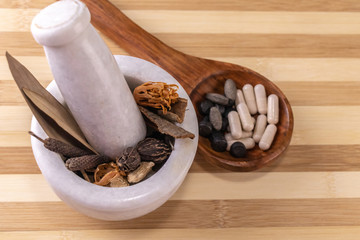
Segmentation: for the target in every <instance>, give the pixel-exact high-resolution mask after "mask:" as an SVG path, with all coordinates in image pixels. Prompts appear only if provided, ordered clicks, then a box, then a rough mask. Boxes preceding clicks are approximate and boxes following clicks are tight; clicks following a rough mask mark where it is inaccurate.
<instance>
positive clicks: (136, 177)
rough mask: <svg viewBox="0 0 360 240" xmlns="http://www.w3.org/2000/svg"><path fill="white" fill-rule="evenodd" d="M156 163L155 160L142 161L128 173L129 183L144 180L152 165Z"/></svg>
mask: <svg viewBox="0 0 360 240" xmlns="http://www.w3.org/2000/svg"><path fill="white" fill-rule="evenodd" d="M154 165H155V163H153V162H141V163H140V166H139V167H138V168H137V169H136V170H135V171H132V172H130V173H129V174H128V176H127V180H128V182H129V183H138V182H140V181H141V180H143V179H144V178H145V177H146V175H148V173H149V172H150V171H151V169H152V167H153V166H154Z"/></svg>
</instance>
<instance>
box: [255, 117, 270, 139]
mask: <svg viewBox="0 0 360 240" xmlns="http://www.w3.org/2000/svg"><path fill="white" fill-rule="evenodd" d="M266 124H267V119H266V116H265V115H263V114H261V115H259V116H258V117H257V120H256V125H255V130H254V135H253V137H252V138H253V139H254V140H255V142H256V143H258V142H259V141H260V139H261V137H262V135H263V134H264V131H265V128H266Z"/></svg>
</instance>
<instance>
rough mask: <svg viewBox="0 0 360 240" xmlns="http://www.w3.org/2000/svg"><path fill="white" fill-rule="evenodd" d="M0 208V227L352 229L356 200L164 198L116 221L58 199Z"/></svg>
mask: <svg viewBox="0 0 360 240" xmlns="http://www.w3.org/2000/svg"><path fill="white" fill-rule="evenodd" d="M0 212H1V213H2V215H1V216H2V217H1V218H0V231H31V230H36V231H58V230H94V229H102V230H106V229H164V228H191V229H204V228H239V227H246V228H247V227H261V229H259V232H261V230H262V229H263V228H264V227H315V226H320V227H325V226H327V227H330V226H339V225H340V226H356V227H358V226H359V219H358V216H359V214H360V204H359V199H283V200H279V199H269V200H256V199H255V200H254V199H251V200H206V201H168V202H166V203H165V204H164V205H163V206H162V207H160V208H159V209H157V210H155V211H154V212H152V213H150V214H148V215H146V216H143V217H140V218H137V219H134V220H129V221H119V222H106V221H100V220H95V219H90V218H88V217H86V216H83V215H81V214H80V213H77V212H75V211H74V210H72V209H70V208H69V207H67V206H66V205H64V204H63V203H61V202H56V203H55V202H38V203H0ZM186 230H187V229H186ZM186 230H184V229H183V231H186ZM147 231H151V230H147ZM267 237H268V236H267ZM288 237H289V236H288ZM340 239H342V238H340Z"/></svg>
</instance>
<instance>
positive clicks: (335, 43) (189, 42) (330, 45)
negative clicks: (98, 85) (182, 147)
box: [0, 32, 360, 58]
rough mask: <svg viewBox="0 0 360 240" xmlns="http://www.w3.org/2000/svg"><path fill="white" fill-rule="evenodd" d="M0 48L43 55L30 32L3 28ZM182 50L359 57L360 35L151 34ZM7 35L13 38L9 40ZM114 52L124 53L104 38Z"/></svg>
mask: <svg viewBox="0 0 360 240" xmlns="http://www.w3.org/2000/svg"><path fill="white" fill-rule="evenodd" d="M1 35H2V37H1V38H0V51H3V52H4V51H9V52H10V53H11V54H12V55H18V56H29V55H30V56H44V51H43V49H42V47H41V46H40V45H38V44H37V43H36V42H35V41H34V40H33V37H32V36H31V33H29V32H20V33H19V32H2V33H1ZM154 35H155V36H157V37H158V38H159V39H160V40H162V41H163V42H165V43H166V44H168V45H169V46H172V47H174V48H176V49H177V50H180V51H183V52H185V53H188V54H191V55H195V56H199V57H289V58H301V57H302V58H317V57H324V58H327V57H341V58H355V57H360V35H336V34H335V35H331V34H329V35H307V34H195V33H194V34H188V33H160V34H154ZM7 39H13V40H12V41H8V40H7ZM104 39H105V41H106V42H107V44H108V45H109V47H110V48H111V50H112V52H113V53H114V54H126V52H125V51H124V50H122V49H121V48H120V47H119V46H117V45H116V44H114V43H113V42H112V41H111V40H109V39H107V38H106V37H105V38H104Z"/></svg>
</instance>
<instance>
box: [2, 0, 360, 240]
mask: <svg viewBox="0 0 360 240" xmlns="http://www.w3.org/2000/svg"><path fill="white" fill-rule="evenodd" d="M112 2H113V3H114V4H115V5H117V6H118V7H119V8H120V9H122V10H124V12H125V14H127V15H128V16H129V17H131V18H132V19H133V20H134V21H135V22H137V23H138V24H140V25H141V26H143V27H144V28H145V29H146V30H148V31H149V32H151V33H152V34H154V35H155V36H157V37H158V38H160V39H161V40H163V41H164V42H166V43H167V44H169V45H170V46H173V47H175V48H176V49H178V50H180V51H183V52H186V53H189V54H193V55H196V56H200V57H206V58H211V59H216V60H222V61H228V62H232V63H236V64H240V65H244V66H247V67H250V68H252V69H254V70H256V71H258V72H260V73H261V74H263V75H265V76H266V77H268V78H269V79H271V80H273V81H274V82H276V84H277V85H278V86H279V87H280V88H281V89H282V90H283V91H284V93H285V94H286V95H287V97H288V98H289V100H290V102H291V104H292V106H293V110H294V115H295V128H294V134H293V139H292V142H291V145H290V147H289V149H288V151H287V153H286V154H285V155H284V156H283V158H282V159H279V160H278V161H277V162H274V163H273V164H271V165H270V166H266V167H264V168H263V169H260V170H259V171H257V172H251V173H233V172H229V171H226V170H223V169H219V168H217V167H214V166H211V165H209V164H208V163H207V162H206V159H204V157H203V156H201V155H200V154H197V156H196V158H195V161H194V164H193V165H192V167H191V169H190V173H189V174H188V177H187V178H186V180H185V182H184V184H183V185H182V186H181V188H180V189H179V190H178V192H176V194H175V195H174V196H173V197H172V198H171V199H170V200H169V201H168V202H167V203H165V204H164V205H163V206H162V207H160V208H159V209H158V210H156V211H154V212H152V213H150V214H148V215H146V216H144V217H141V218H139V219H135V220H131V221H125V222H104V221H99V220H94V219H90V218H88V217H85V216H83V215H81V214H79V213H77V212H74V211H73V210H72V209H70V208H69V207H68V206H66V205H65V204H64V203H62V202H61V201H60V200H59V199H58V197H57V196H56V195H55V194H54V193H53V192H52V190H51V189H50V188H49V186H48V185H47V183H46V182H45V181H44V179H43V177H42V175H41V173H40V171H39V169H38V167H37V165H36V163H35V160H34V157H33V155H32V152H31V146H30V137H29V136H28V135H27V133H26V131H27V130H29V127H30V119H31V113H30V111H29V109H28V108H27V106H26V104H25V102H24V101H23V99H22V98H21V96H20V93H19V91H18V89H17V88H16V85H15V83H14V81H13V79H12V77H11V75H10V72H9V70H8V67H7V63H6V61H5V57H4V56H0V239H25V240H26V239H50V240H52V239H157V240H161V239H191V238H193V239H241V238H243V239H250V240H252V239H284V240H285V239H326V240H332V239H359V235H360V188H359V187H358V183H359V182H360V163H359V161H360V137H359V136H360V128H359V123H360V80H359V79H360V67H359V66H360V2H359V1H358V0H342V1H328V0H313V1H298V0H223V1H219V0H216V1H215V0H198V1H194V0H138V1H132V0H113V1H112ZM50 3H52V1H48V0H26V1H25V0H0V16H1V21H0V51H1V52H3V53H4V52H5V51H6V50H7V51H9V52H10V53H11V54H13V55H14V56H16V57H17V58H18V59H19V60H20V61H21V62H22V63H24V64H25V65H26V66H27V67H28V68H29V69H30V70H31V71H32V72H33V73H34V75H35V76H36V77H37V78H38V79H39V80H40V81H41V83H42V84H43V85H47V84H48V83H49V82H50V81H51V79H52V75H51V72H50V69H49V67H48V65H47V62H46V58H45V56H44V52H43V50H42V48H41V47H40V46H39V45H37V44H36V42H35V41H34V40H33V38H32V36H31V33H30V31H29V26H30V22H31V19H32V18H33V16H34V15H35V14H36V13H37V12H39V10H40V9H41V8H43V7H45V6H46V5H49V4H50ZM105 40H106V42H107V43H108V45H109V46H110V48H111V50H112V51H113V53H114V54H126V53H125V52H124V51H123V50H122V49H121V48H120V47H119V46H116V45H115V44H114V43H112V42H111V40H109V39H105Z"/></svg>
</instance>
